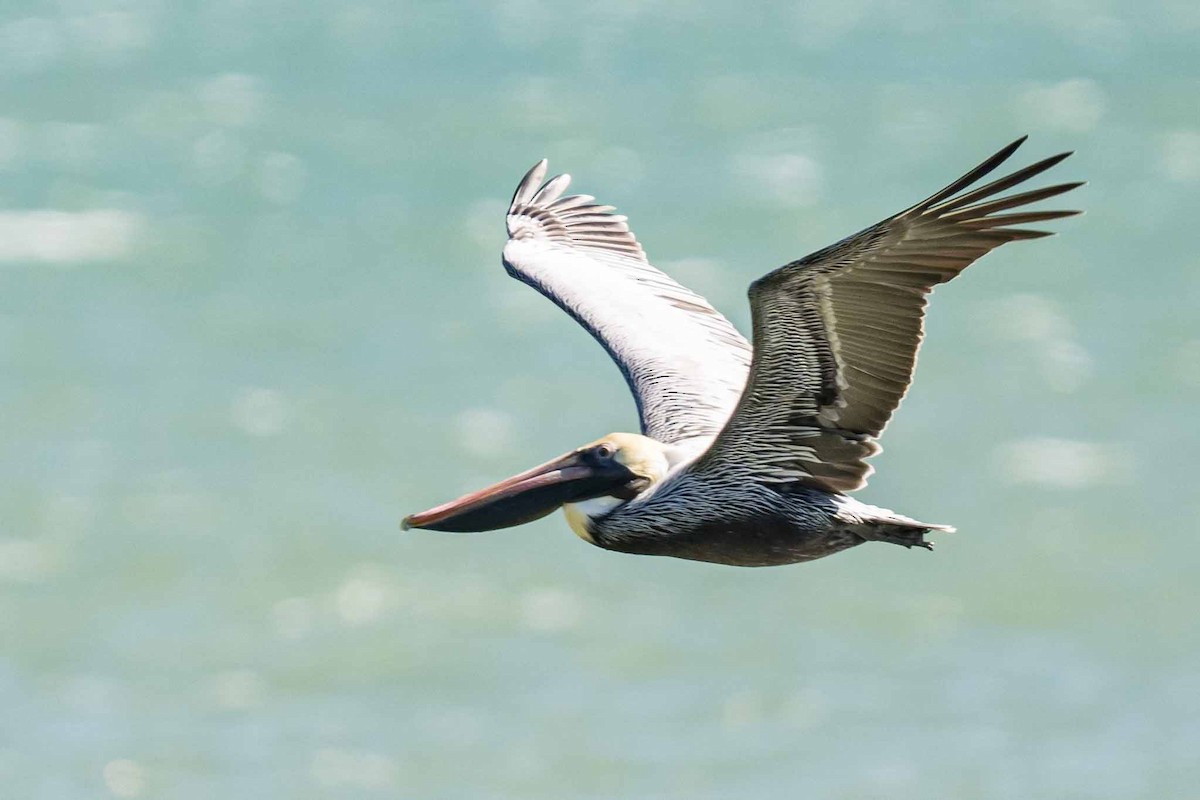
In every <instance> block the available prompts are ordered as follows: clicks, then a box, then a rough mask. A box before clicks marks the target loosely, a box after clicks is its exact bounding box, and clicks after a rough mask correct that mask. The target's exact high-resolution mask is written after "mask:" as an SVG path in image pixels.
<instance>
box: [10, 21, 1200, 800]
mask: <svg viewBox="0 0 1200 800" xmlns="http://www.w3.org/2000/svg"><path fill="white" fill-rule="evenodd" d="M1197 35H1200V14H1198V13H1197V12H1196V11H1195V10H1193V9H1192V8H1191V6H1190V5H1189V4H1186V3H1174V2H1150V3H1143V4H1140V5H1138V6H1137V7H1136V8H1133V7H1129V6H1126V5H1125V4H1118V3H1112V4H1106V3H1076V2H1070V0H1064V1H1062V2H1049V3H1047V2H1019V3H1016V4H1005V6H1004V7H1003V8H991V7H980V8H979V9H977V10H976V11H974V12H970V13H967V12H964V11H962V10H960V7H959V6H957V5H954V4H946V3H942V2H937V0H913V1H912V2H903V3H890V2H877V1H876V0H855V2H852V3H848V4H847V3H836V4H835V3H830V2H826V1H824V0H823V2H821V3H816V4H814V3H800V4H787V5H782V4H764V5H759V6H753V5H751V4H745V3H738V4H735V3H705V4H703V5H697V4H688V3H673V2H610V3H607V4H601V5H588V4H571V5H570V6H567V5H565V4H551V3H539V2H532V1H531V2H511V3H493V4H483V3H478V4H476V3H471V4H465V3H463V4H451V3H447V4H432V3H430V4H417V3H405V4H390V3H371V2H365V3H340V2H332V1H331V0H327V1H326V2H312V3H306V4H289V3H283V2H266V3H251V2H239V1H238V0H222V1H221V2H214V3H202V4H183V3H166V2H154V1H153V0H146V1H144V2H143V1H140V0H129V2H107V1H106V0H96V1H95V2H87V1H86V0H68V2H63V3H36V2H19V3H18V2H14V3H9V4H7V5H5V6H4V9H3V11H2V12H0V364H2V365H3V367H2V370H0V403H2V405H0V408H2V409H3V413H2V414H0V438H2V439H3V441H4V443H5V445H4V448H3V450H2V451H0V452H2V454H3V455H2V456H0V525H2V528H0V708H3V710H4V711H3V713H2V714H0V785H2V786H3V787H4V790H3V791H2V792H0V795H3V796H5V797H14V798H22V799H24V798H30V799H33V798H96V797H112V796H115V797H123V798H130V797H145V798H188V799H191V798H197V799H198V798H214V797H219V798H243V797H244V798H260V797H271V798H275V797H278V798H324V797H412V798H454V799H455V800H457V799H459V798H463V799H466V798H564V797H570V798H713V799H714V800H715V799H716V798H732V797H752V798H793V797H818V798H839V799H843V800H850V799H851V798H885V797H886V798H889V800H906V799H909V798H911V799H912V800H917V799H918V798H920V799H921V800H926V799H927V798H964V799H971V798H980V799H987V800H993V799H995V798H1021V799H1022V800H1042V799H1044V800H1064V799H1069V798H1114V799H1116V798H1120V799H1121V800H1135V799H1137V798H1146V799H1147V800H1150V799H1151V798H1153V799H1154V800H1161V798H1168V797H1169V798H1191V797H1198V796H1200V795H1198V794H1197V791H1198V790H1197V788H1196V787H1197V786H1198V785H1200V766H1198V765H1200V760H1198V759H1196V756H1195V754H1196V753H1197V752H1198V751H1200V674H1198V672H1197V666H1198V665H1200V632H1198V628H1197V625H1196V608H1197V605H1198V601H1200V593H1198V592H1197V589H1196V584H1195V575H1196V574H1197V568H1198V567H1200V543H1198V542H1197V538H1196V536H1197V533H1198V532H1200V531H1198V530H1197V527H1198V526H1197V524H1196V523H1197V519H1198V518H1200V493H1197V491H1196V489H1195V483H1196V478H1197V473H1198V471H1197V468H1196V455H1195V454H1196V451H1197V447H1198V446H1200V423H1198V422H1197V415H1196V414H1195V408H1196V405H1197V401H1198V400H1200V320H1198V315H1197V313H1196V309H1197V307H1198V306H1200V277H1198V276H1200V272H1198V270H1197V267H1198V266H1200V263H1198V257H1197V248H1196V242H1197V237H1196V224H1195V220H1196V219H1197V217H1198V215H1200V112H1197V107H1196V103H1195V98H1196V96H1197V91H1198V90H1200V55H1198V53H1197V50H1196V48H1195V41H1196V37H1197ZM1022 133H1030V134H1031V139H1030V141H1029V143H1028V144H1027V145H1026V147H1025V148H1024V149H1023V150H1022V152H1021V154H1020V156H1018V158H1019V159H1023V163H1028V162H1029V161H1032V160H1033V159H1035V158H1038V157H1042V156H1045V155H1049V154H1052V153H1054V152H1058V151H1059V150H1062V149H1075V150H1077V151H1078V152H1077V154H1076V155H1075V156H1074V157H1073V158H1072V159H1070V160H1069V161H1068V162H1066V163H1065V164H1064V165H1062V166H1061V167H1058V168H1056V170H1055V172H1054V177H1055V178H1057V179H1059V180H1074V179H1087V180H1089V181H1090V182H1091V183H1090V185H1089V186H1088V187H1087V188H1085V189H1083V190H1080V191H1078V192H1076V193H1074V194H1072V195H1071V196H1070V198H1071V202H1072V203H1073V204H1075V205H1077V206H1078V207H1081V208H1084V209H1086V210H1087V212H1088V213H1087V216H1085V217H1082V218H1078V219H1073V220H1064V221H1060V222H1056V223H1053V225H1054V227H1055V228H1056V229H1057V230H1059V231H1061V234H1062V235H1061V236H1059V237H1056V238H1054V239H1049V240H1045V241H1040V242H1036V243H1030V244H1018V245H1014V246H1011V247H1006V248H1004V249H1003V250H1002V251H1000V252H998V253H996V254H994V255H992V256H990V257H989V258H987V259H986V260H985V261H983V262H981V263H980V264H979V265H977V266H976V267H974V268H972V269H971V270H970V271H969V272H968V273H967V274H966V275H965V276H964V277H963V279H962V280H960V281H956V282H955V283H954V284H952V285H950V286H947V287H944V288H942V289H940V290H939V291H938V292H937V295H936V298H935V302H934V303H933V309H932V315H931V319H930V323H929V338H928V342H927V345H926V347H925V348H924V350H923V352H922V357H921V364H920V368H919V370H918V374H917V381H916V384H915V390H914V391H913V393H912V394H911V395H910V397H909V398H908V399H907V400H906V401H905V404H904V406H903V408H902V409H901V412H900V413H899V415H898V416H897V418H896V420H895V422H894V424H893V425H892V426H891V427H890V428H889V430H888V432H887V435H886V437H885V439H884V444H885V446H886V448H887V449H886V452H885V453H883V454H882V455H881V456H880V457H878V458H877V459H876V461H875V464H876V467H877V468H878V473H877V474H876V476H875V477H874V478H873V480H872V483H871V486H870V487H869V488H868V489H867V490H866V491H865V492H864V493H863V494H862V495H861V496H862V497H863V499H865V500H867V501H868V502H873V503H876V504H879V505H884V506H888V507H893V508H896V509H897V510H900V511H902V512H904V513H907V514H911V515H914V516H916V517H919V518H922V519H930V520H933V521H936V522H946V523H953V524H955V525H957V526H958V528H959V531H960V532H959V533H957V534H954V535H945V536H941V537H938V550H937V551H936V552H935V553H933V554H930V553H925V552H908V551H904V550H901V549H899V548H893V547H887V546H883V545H872V546H865V547H862V548H858V549H856V550H854V551H851V552H848V553H845V554H842V555H839V556H837V557H835V558H831V559H827V560H824V561H820V562H816V563H812V564H808V565H802V566H796V567H788V568H777V569H768V570H737V569H733V568H726V567H716V566H711V565H704V564H695V563H687V562H682V561H672V560H663V559H653V558H634V557H628V556H621V555H616V554H610V553H606V552H603V551H600V550H598V549H595V548H591V547H589V546H587V545H586V544H583V543H581V542H580V541H578V540H577V539H576V538H575V537H574V536H572V535H571V534H570V533H569V531H568V529H567V527H566V525H565V523H564V522H563V521H562V519H561V518H560V517H557V516H556V517H552V518H549V519H547V520H544V521H542V522H539V523H537V524H534V525H530V526H528V527H525V528H520V529H515V530H511V531H506V532H503V533H496V534H492V535H480V536H462V537H454V536H445V535H436V534H429V533H422V532H411V533H406V534H401V533H400V531H399V528H398V522H399V520H400V518H401V517H402V516H403V515H404V514H406V513H410V512H413V511H416V510H419V509H422V508H425V507H428V506H430V505H432V504H433V503H435V502H440V501H442V500H444V499H447V498H448V497H451V496H454V495H456V494H457V493H459V492H460V491H462V490H466V489H469V488H475V487H478V486H479V485H481V484H482V483H483V482H488V481H491V480H494V479H496V478H499V477H503V476H505V475H508V474H510V473H512V472H514V471H517V470H520V469H524V468H526V467H528V466H530V465H532V464H535V463H538V462H541V461H543V460H545V459H546V458H548V457H550V456H553V455H556V454H558V453H560V452H563V451H565V450H567V449H568V448H570V447H573V446H575V445H577V444H580V443H582V442H585V441H590V440H592V439H594V438H596V437H597V436H599V435H602V434H604V433H606V432H608V431H611V430H632V429H634V428H635V427H636V418H635V416H634V413H633V404H632V403H631V401H630V399H629V397H628V395H627V392H626V390H625V388H624V386H623V384H622V382H621V381H620V378H619V375H618V373H617V372H616V370H615V369H614V368H613V367H612V366H611V364H609V363H608V361H607V359H606V357H605V355H604V354H603V352H602V351H601V350H600V348H598V347H597V346H596V345H595V344H594V343H593V342H591V340H590V339H589V338H588V337H587V335H586V334H585V333H584V332H583V331H582V330H580V329H578V328H577V327H576V326H575V325H574V324H573V323H572V322H571V321H570V320H569V319H567V318H566V317H565V316H564V315H562V314H561V313H560V312H559V311H558V310H557V309H555V308H554V307H553V306H552V305H550V304H549V303H548V302H547V301H545V300H543V299H542V298H540V297H538V296H537V295H536V294H535V293H533V292H532V291H531V290H529V289H527V288H526V287H524V286H521V285H520V284H518V283H516V282H515V281H511V280H510V279H508V278H507V277H506V276H505V275H504V273H503V270H502V269H501V267H500V263H499V251H500V248H501V246H502V245H503V241H504V233H503V209H504V207H505V203H506V201H507V199H508V197H509V196H510V194H511V192H512V189H513V187H514V186H515V184H516V181H517V180H518V179H519V178H520V176H521V175H522V174H523V173H524V171H525V169H527V168H528V166H529V165H530V164H532V163H533V162H534V161H535V160H537V159H538V158H541V157H543V156H547V157H549V159H550V162H551V168H552V169H553V170H559V171H569V172H571V173H572V174H573V175H574V176H575V187H576V188H577V189H578V190H579V191H583V192H587V193H590V194H594V195H596V196H598V197H600V198H601V199H603V200H604V201H606V202H611V203H613V204H615V205H617V206H619V208H620V210H621V211H622V212H623V213H626V214H628V215H629V216H630V218H631V222H632V225H633V227H634V230H635V231H637V233H638V236H639V238H640V240H641V241H642V243H643V244H644V246H645V247H646V249H647V251H648V253H649V254H650V256H651V258H652V259H653V260H654V261H655V262H656V263H657V264H659V265H660V266H662V267H664V268H666V269H667V270H668V271H670V272H671V273H672V274H673V275H675V276H676V277H678V278H679V279H680V280H682V281H684V282H685V283H688V284H689V285H692V286H693V287H695V288H696V289H698V290H700V291H702V292H704V293H705V294H707V295H708V296H709V297H710V299H711V300H712V301H713V302H714V303H715V304H716V305H717V306H718V307H720V308H722V309H723V310H725V311H726V312H727V313H728V315H729V316H730V317H731V319H733V320H734V321H735V323H736V324H738V325H739V326H740V327H742V329H743V330H746V329H747V322H748V309H747V306H746V303H745V299H744V288H745V286H746V285H747V284H748V283H749V282H750V281H751V280H753V279H754V278H756V277H758V276H759V275H760V274H762V273H764V272H766V271H767V270H769V269H771V268H773V267H775V266H778V265H780V264H782V263H784V262H785V261H788V260H791V259H793V258H796V257H798V256H800V255H803V254H804V253H806V252H809V251H810V250H814V249H816V248H818V247H821V246H823V245H825V244H828V243H830V242H832V241H834V240H836V239H838V238H841V237H842V236H844V235H846V234H848V233H851V232H853V231H854V230H857V229H858V228H860V227H863V226H864V225H866V224H869V223H871V222H874V221H876V220H877V219H879V218H881V217H883V216H885V215H887V214H890V213H892V212H894V211H897V210H899V209H900V208H903V207H905V206H907V205H908V204H910V203H912V202H914V201H915V200H917V199H919V198H921V197H923V196H924V195H925V194H927V193H929V192H931V191H933V190H934V189H936V188H938V187H940V186H941V185H943V184H944V183H946V182H947V181H948V180H950V179H952V178H954V177H956V176H957V175H958V174H960V173H961V172H963V171H964V170H965V169H966V168H968V167H970V166H971V165H973V164H974V163H976V162H978V161H979V160H981V159H982V158H983V157H985V156H986V155H988V154H990V153H991V152H992V151H994V150H995V149H997V148H998V147H1000V146H1001V145H1003V144H1005V143H1006V142H1008V141H1010V140H1012V139H1013V138H1015V137H1016V136H1018V135H1020V134H1022Z"/></svg>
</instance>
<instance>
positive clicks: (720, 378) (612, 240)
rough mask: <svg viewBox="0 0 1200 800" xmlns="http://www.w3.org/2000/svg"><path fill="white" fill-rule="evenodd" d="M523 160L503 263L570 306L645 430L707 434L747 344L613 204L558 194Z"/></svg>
mask: <svg viewBox="0 0 1200 800" xmlns="http://www.w3.org/2000/svg"><path fill="white" fill-rule="evenodd" d="M545 175H546V162H545V160H542V161H540V162H538V163H537V164H536V165H534V167H533V168H532V169H531V170H529V172H528V173H527V174H526V175H525V178H524V179H523V180H522V181H521V184H520V185H519V186H518V187H517V191H516V194H515V195H514V196H513V200H512V205H511V207H510V208H509V211H508V235H509V240H508V243H507V244H506V245H505V247H504V266H505V269H506V270H508V273H509V274H510V275H512V276H513V277H514V278H516V279H517V280H520V281H522V282H524V283H527V284H529V285H530V286H532V287H533V288H535V289H537V290H538V291H539V292H541V293H542V294H543V295H545V296H546V297H548V298H549V299H551V300H553V301H554V302H555V304H557V305H558V307H559V308H561V309H562V310H563V311H566V312H567V313H568V314H570V315H571V316H572V317H573V318H574V319H575V321H576V322H578V323H579V324H580V325H582V326H583V327H584V328H585V329H586V330H587V331H588V333H590V334H592V336H594V337H595V338H596V340H597V341H598V342H600V344H601V345H602V346H603V347H604V349H605V350H606V351H608V354H609V355H610V356H611V357H612V359H613V361H615V362H616V363H617V366H618V367H619V368H620V370H621V372H622V374H623V375H624V376H625V380H626V382H627V383H628V384H629V389H630V391H632V392H633V396H634V400H635V401H636V402H637V408H638V414H639V416H640V417H641V427H642V432H643V433H644V434H645V435H647V436H650V437H652V438H654V439H658V440H659V441H661V442H666V443H672V442H678V441H682V440H684V439H690V438H693V437H699V436H704V437H712V436H715V435H716V433H717V432H718V431H720V430H721V428H722V426H724V424H725V422H726V420H727V419H728V418H729V415H730V413H731V412H732V411H733V408H734V406H736V405H737V402H738V397H739V396H740V395H741V393H742V388H743V387H744V386H745V383H746V376H747V374H748V373H749V368H750V345H749V343H747V342H746V340H745V338H744V337H743V336H742V335H741V334H740V333H738V332H737V330H736V329H735V328H734V327H733V326H732V325H731V324H730V323H729V321H728V320H727V319H725V317H723V316H721V314H720V313H719V312H718V311H717V310H716V309H714V308H713V307H712V306H711V305H710V304H709V303H708V301H707V300H705V299H704V298H703V297H701V296H700V295H698V294H696V293H695V292H692V291H690V290H689V289H686V288H684V287H683V286H680V285H679V284H678V283H676V282H675V281H673V280H671V279H670V278H668V277H667V276H666V275H664V274H663V273H662V272H659V271H658V270H657V269H655V268H654V267H652V266H650V263H649V262H648V261H647V260H646V254H645V253H644V252H643V251H642V247H641V245H639V244H638V241H637V239H635V238H634V235H633V233H632V232H631V231H630V230H629V227H628V225H626V222H625V217H623V216H620V215H616V214H613V213H611V212H612V211H613V208H612V206H602V205H596V204H594V203H593V202H592V201H593V199H594V198H592V197H589V196H587V195H571V196H569V197H563V196H562V194H563V192H564V191H565V190H566V188H567V185H568V184H569V183H570V181H571V177H570V176H569V175H559V176H558V177H556V178H553V179H551V180H550V181H548V182H546V183H545V185H542V180H543V179H544V178H545Z"/></svg>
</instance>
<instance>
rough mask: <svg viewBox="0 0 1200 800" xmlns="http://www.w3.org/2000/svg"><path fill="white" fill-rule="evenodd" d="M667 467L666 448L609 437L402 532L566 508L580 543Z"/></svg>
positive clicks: (418, 518)
mask: <svg viewBox="0 0 1200 800" xmlns="http://www.w3.org/2000/svg"><path fill="white" fill-rule="evenodd" d="M670 467H671V461H670V458H669V453H668V447H667V446H666V445H664V444H662V443H661V442H658V441H656V440H654V439H651V438H649V437H646V436H639V435H638V434H635V433H610V434H609V435H608V436H605V437H603V438H601V439H597V440H596V441H594V442H592V443H591V444H586V445H584V446H583V447H579V448H576V449H574V450H572V451H571V452H569V453H567V454H566V455H563V456H560V457H559V458H556V459H554V460H553V461H547V462H546V463H545V464H542V465H541V466H539V467H534V468H533V469H531V470H528V471H526V472H522V473H521V474H520V475H514V476H513V477H511V478H508V479H507V480H503V481H500V483H497V484H496V485H494V486H489V487H488V488H486V489H481V490H479V491H477V492H472V493H471V494H468V495H464V496H463V497H460V498H458V499H457V500H452V501H450V502H449V503H444V504H442V505H440V506H436V507H434V508H431V509H429V510H428V511H423V512H421V513H420V514H413V515H411V516H408V517H405V518H404V522H403V523H401V525H402V527H404V528H406V529H407V528H428V529H429V530H435V531H452V532H456V533H459V532H473V531H493V530H497V529H499V528H510V527H512V526H513V525H520V524H522V523H525V522H532V521H533V520H535V519H540V518H541V517H544V516H546V515H547V514H549V513H551V512H552V511H554V510H555V509H557V508H560V507H564V506H565V507H566V511H567V519H568V521H569V522H570V523H571V527H572V528H573V529H574V530H575V532H576V533H578V534H579V535H580V536H582V537H583V538H585V539H588V540H590V539H591V537H590V535H588V534H587V533H586V531H587V525H588V523H589V522H590V521H591V520H592V519H595V518H596V517H600V516H603V515H605V514H608V513H611V512H612V511H613V510H614V509H616V508H617V507H618V506H621V505H624V504H625V503H627V502H629V501H630V500H632V499H633V498H635V497H637V496H638V495H639V494H641V493H642V492H644V491H646V490H647V489H649V488H650V487H651V486H653V485H654V484H656V483H658V482H659V481H661V480H662V479H663V478H664V477H666V474H667V472H668V470H669V469H670Z"/></svg>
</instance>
